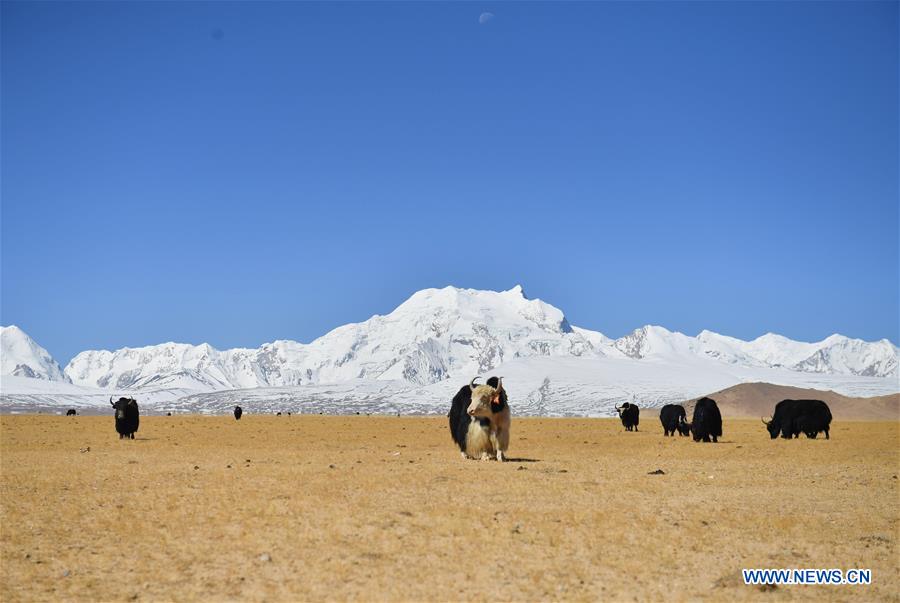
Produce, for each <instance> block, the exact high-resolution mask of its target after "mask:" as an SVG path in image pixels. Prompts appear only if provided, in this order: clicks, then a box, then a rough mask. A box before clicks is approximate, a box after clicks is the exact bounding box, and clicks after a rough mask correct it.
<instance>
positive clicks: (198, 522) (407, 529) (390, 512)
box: [0, 416, 900, 602]
mask: <svg viewBox="0 0 900 603" xmlns="http://www.w3.org/2000/svg"><path fill="white" fill-rule="evenodd" d="M445 421H446V419H444V418H396V417H391V418H387V417H319V416H314V417H299V416H293V417H287V416H283V417H273V416H267V417H261V416H247V417H245V418H244V419H243V420H242V421H240V422H236V421H234V420H233V419H232V418H230V417H184V416H178V417H145V418H142V420H141V430H140V432H139V434H138V439H137V440H134V441H119V440H118V439H117V436H116V434H115V432H114V430H113V420H112V418H111V417H73V418H68V417H48V416H15V417H12V416H4V417H2V419H0V453H2V464H0V468H2V489H0V496H2V516H0V521H2V535H0V541H2V551H0V552H2V588H0V598H2V600H3V601H5V602H11V601H33V600H45V601H59V600H91V601H96V600H104V601H105V600H160V601H169V600H178V601H190V600H204V601H220V600H268V601H305V600H347V599H352V600H366V601H378V600H394V601H400V600H404V601H407V600H429V601H446V600H479V601H481V600H483V601H488V600H500V601H519V600H559V599H562V600H581V601H587V600H600V599H603V600H613V601H632V600H639V601H643V600H661V599H670V600H714V601H731V600H764V601H790V600H813V599H815V600H862V601H878V600H882V601H885V600H887V601H891V600H893V601H896V600H898V593H900V580H898V566H900V563H898V562H900V560H898V555H897V548H896V544H897V539H898V536H900V535H898V529H900V526H898V515H900V511H898V500H900V499H898V479H897V475H898V472H900V446H898V444H900V439H898V438H900V423H897V422H879V423H876V422H860V423H851V422H837V423H835V425H834V429H833V431H832V435H833V437H832V439H831V440H830V441H825V440H823V439H822V440H814V441H813V440H806V439H801V440H794V441H782V440H777V441H770V440H769V439H768V435H767V434H766V433H765V431H764V429H763V426H762V425H760V424H759V422H758V421H757V422H753V421H734V420H726V423H725V437H724V441H723V442H721V443H719V444H695V443H693V442H690V441H688V440H687V439H682V438H669V439H666V438H663V437H662V434H661V429H660V427H659V425H658V423H656V422H651V421H646V422H645V425H644V426H643V431H641V432H639V433H625V432H623V431H622V427H621V425H620V424H619V423H618V422H616V421H613V420H586V419H578V420H568V419H519V420H514V422H513V441H512V448H511V450H510V455H511V456H512V457H513V458H514V460H513V461H512V462H509V463H506V464H499V463H496V462H486V463H482V462H477V461H463V460H462V459H460V458H459V454H458V452H457V451H456V450H455V449H454V447H453V445H452V443H451V442H450V438H449V435H448V433H447V428H446V425H445ZM88 447H90V451H87V452H81V450H82V449H87V448H88ZM657 468H661V469H663V470H664V471H665V472H666V474H665V475H648V472H650V471H653V470H655V469H657ZM745 567H748V568H753V567H763V568H767V567H769V568H780V567H801V568H806V567H811V568H815V567H823V568H843V569H847V568H871V569H872V572H873V582H874V583H873V584H872V585H871V586H857V587H853V586H798V587H778V588H777V589H775V590H769V591H761V590H760V589H759V588H757V587H751V586H744V585H743V583H742V581H741V579H740V570H741V568H745Z"/></svg>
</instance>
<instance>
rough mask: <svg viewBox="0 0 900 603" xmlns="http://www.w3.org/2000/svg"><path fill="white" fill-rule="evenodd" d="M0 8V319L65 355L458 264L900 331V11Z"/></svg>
mask: <svg viewBox="0 0 900 603" xmlns="http://www.w3.org/2000/svg"><path fill="white" fill-rule="evenodd" d="M0 10H2V98H0V100H2V300H0V301H2V307H0V322H2V323H3V324H18V325H19V326H21V327H22V328H23V329H25V330H26V331H27V332H28V333H29V334H31V335H32V336H33V337H34V338H35V339H36V340H37V341H38V342H39V343H41V344H42V345H43V346H45V347H46V348H48V349H49V351H50V352H51V353H52V354H54V356H55V357H56V358H57V359H58V360H59V361H60V362H61V363H63V364H65V362H67V361H68V360H69V358H70V357H71V356H72V355H73V354H75V353H76V352H78V351H80V350H83V349H94V348H117V347H121V346H125V345H128V346H139V345H148V344H153V343H160V342H163V341H169V340H175V341H183V342H190V343H200V342H204V341H206V342H209V343H211V344H212V345H214V346H217V347H220V348H225V347H232V346H254V347H255V346H257V345H259V344H261V343H263V342H265V341H271V340H273V339H279V338H289V339H296V340H299V341H309V340H311V339H313V338H315V337H317V336H319V335H321V334H323V333H325V332H326V331H328V330H330V329H331V328H333V327H336V326H338V325H341V324H344V323H347V322H351V321H359V320H364V319H366V318H368V317H369V316H371V315H372V314H375V313H379V314H383V313H387V312H389V311H390V310H391V309H393V308H394V307H395V306H396V305H398V304H399V303H401V302H402V301H403V300H404V299H406V298H407V297H408V296H409V295H410V294H412V293H413V292H415V291H416V290H419V289H422V288H425V287H441V286H445V285H448V284H453V285H456V286H461V287H473V288H485V289H507V288H509V287H512V286H513V285H515V284H517V283H521V284H522V285H523V286H524V287H525V291H526V292H527V293H528V295H529V296H531V297H540V298H542V299H544V300H546V301H548V302H550V303H552V304H554V305H556V306H558V307H560V308H561V309H562V310H563V311H565V312H566V314H567V316H568V318H569V320H570V321H571V322H572V323H573V324H576V325H579V326H583V327H586V328H591V329H597V330H600V331H602V332H604V333H606V334H608V335H610V336H621V335H623V334H625V333H627V332H629V331H631V330H632V329H634V328H636V327H639V326H641V325H644V324H647V323H653V324H661V325H663V326H666V327H667V328H670V329H674V330H680V331H682V332H685V333H688V334H696V333H697V332H698V331H699V330H701V329H704V328H707V329H711V330H714V331H718V332H721V333H725V334H729V335H734V336H737V337H741V338H745V339H749V338H753V337H756V336H758V335H761V334H763V333H765V332H767V331H774V332H778V333H782V334H784V335H786V336H789V337H792V338H795V339H801V340H807V341H809V340H818V339H820V338H822V337H825V336H827V335H829V334H831V333H833V332H840V333H843V334H846V335H849V336H854V337H861V338H864V339H869V340H872V339H879V338H883V337H886V338H889V339H891V340H893V341H894V342H895V343H896V342H897V341H898V313H900V300H898V295H900V294H898V286H900V285H898V278H900V277H898V253H900V243H898V228H900V216H898V203H900V202H898V163H900V161H898V4H897V3H896V2H880V3H879V2H846V3H841V2H824V3H816V2H783V3H782V2H709V3H702V2H673V3H648V2H640V3H624V2H617V3H588V2H580V3H556V2H555V3H546V4H544V3H535V2H530V3H521V4H510V3H497V4H490V3H454V4H442V3H361V4H356V3H335V4H314V3H287V2H282V3H262V2H235V3H213V4H202V3H172V2H149V3H101V4H92V3H87V2H73V3H49V2H40V3H16V2H3V3H2V9H0ZM484 11H490V12H492V13H494V15H495V16H494V18H492V19H490V20H488V21H487V22H486V23H484V24H479V15H480V14H481V13H482V12H484Z"/></svg>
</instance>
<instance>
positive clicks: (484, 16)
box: [478, 11, 494, 25]
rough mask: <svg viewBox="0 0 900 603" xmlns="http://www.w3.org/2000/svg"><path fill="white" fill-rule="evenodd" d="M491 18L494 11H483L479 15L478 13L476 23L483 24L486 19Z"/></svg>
mask: <svg viewBox="0 0 900 603" xmlns="http://www.w3.org/2000/svg"><path fill="white" fill-rule="evenodd" d="M493 18H494V13H492V12H488V11H485V12H483V13H481V14H480V15H478V24H479V25H484V24H485V23H487V22H488V21H490V20H491V19H493Z"/></svg>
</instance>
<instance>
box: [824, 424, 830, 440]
mask: <svg viewBox="0 0 900 603" xmlns="http://www.w3.org/2000/svg"><path fill="white" fill-rule="evenodd" d="M825 439H826V440H830V439H831V438H830V437H828V428H827V427H826V428H825Z"/></svg>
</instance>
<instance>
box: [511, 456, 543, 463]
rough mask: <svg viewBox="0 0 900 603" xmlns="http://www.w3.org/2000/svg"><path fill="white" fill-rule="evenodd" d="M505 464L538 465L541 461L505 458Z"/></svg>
mask: <svg viewBox="0 0 900 603" xmlns="http://www.w3.org/2000/svg"><path fill="white" fill-rule="evenodd" d="M506 462H507V463H540V462H541V459H514V458H510V457H506Z"/></svg>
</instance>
